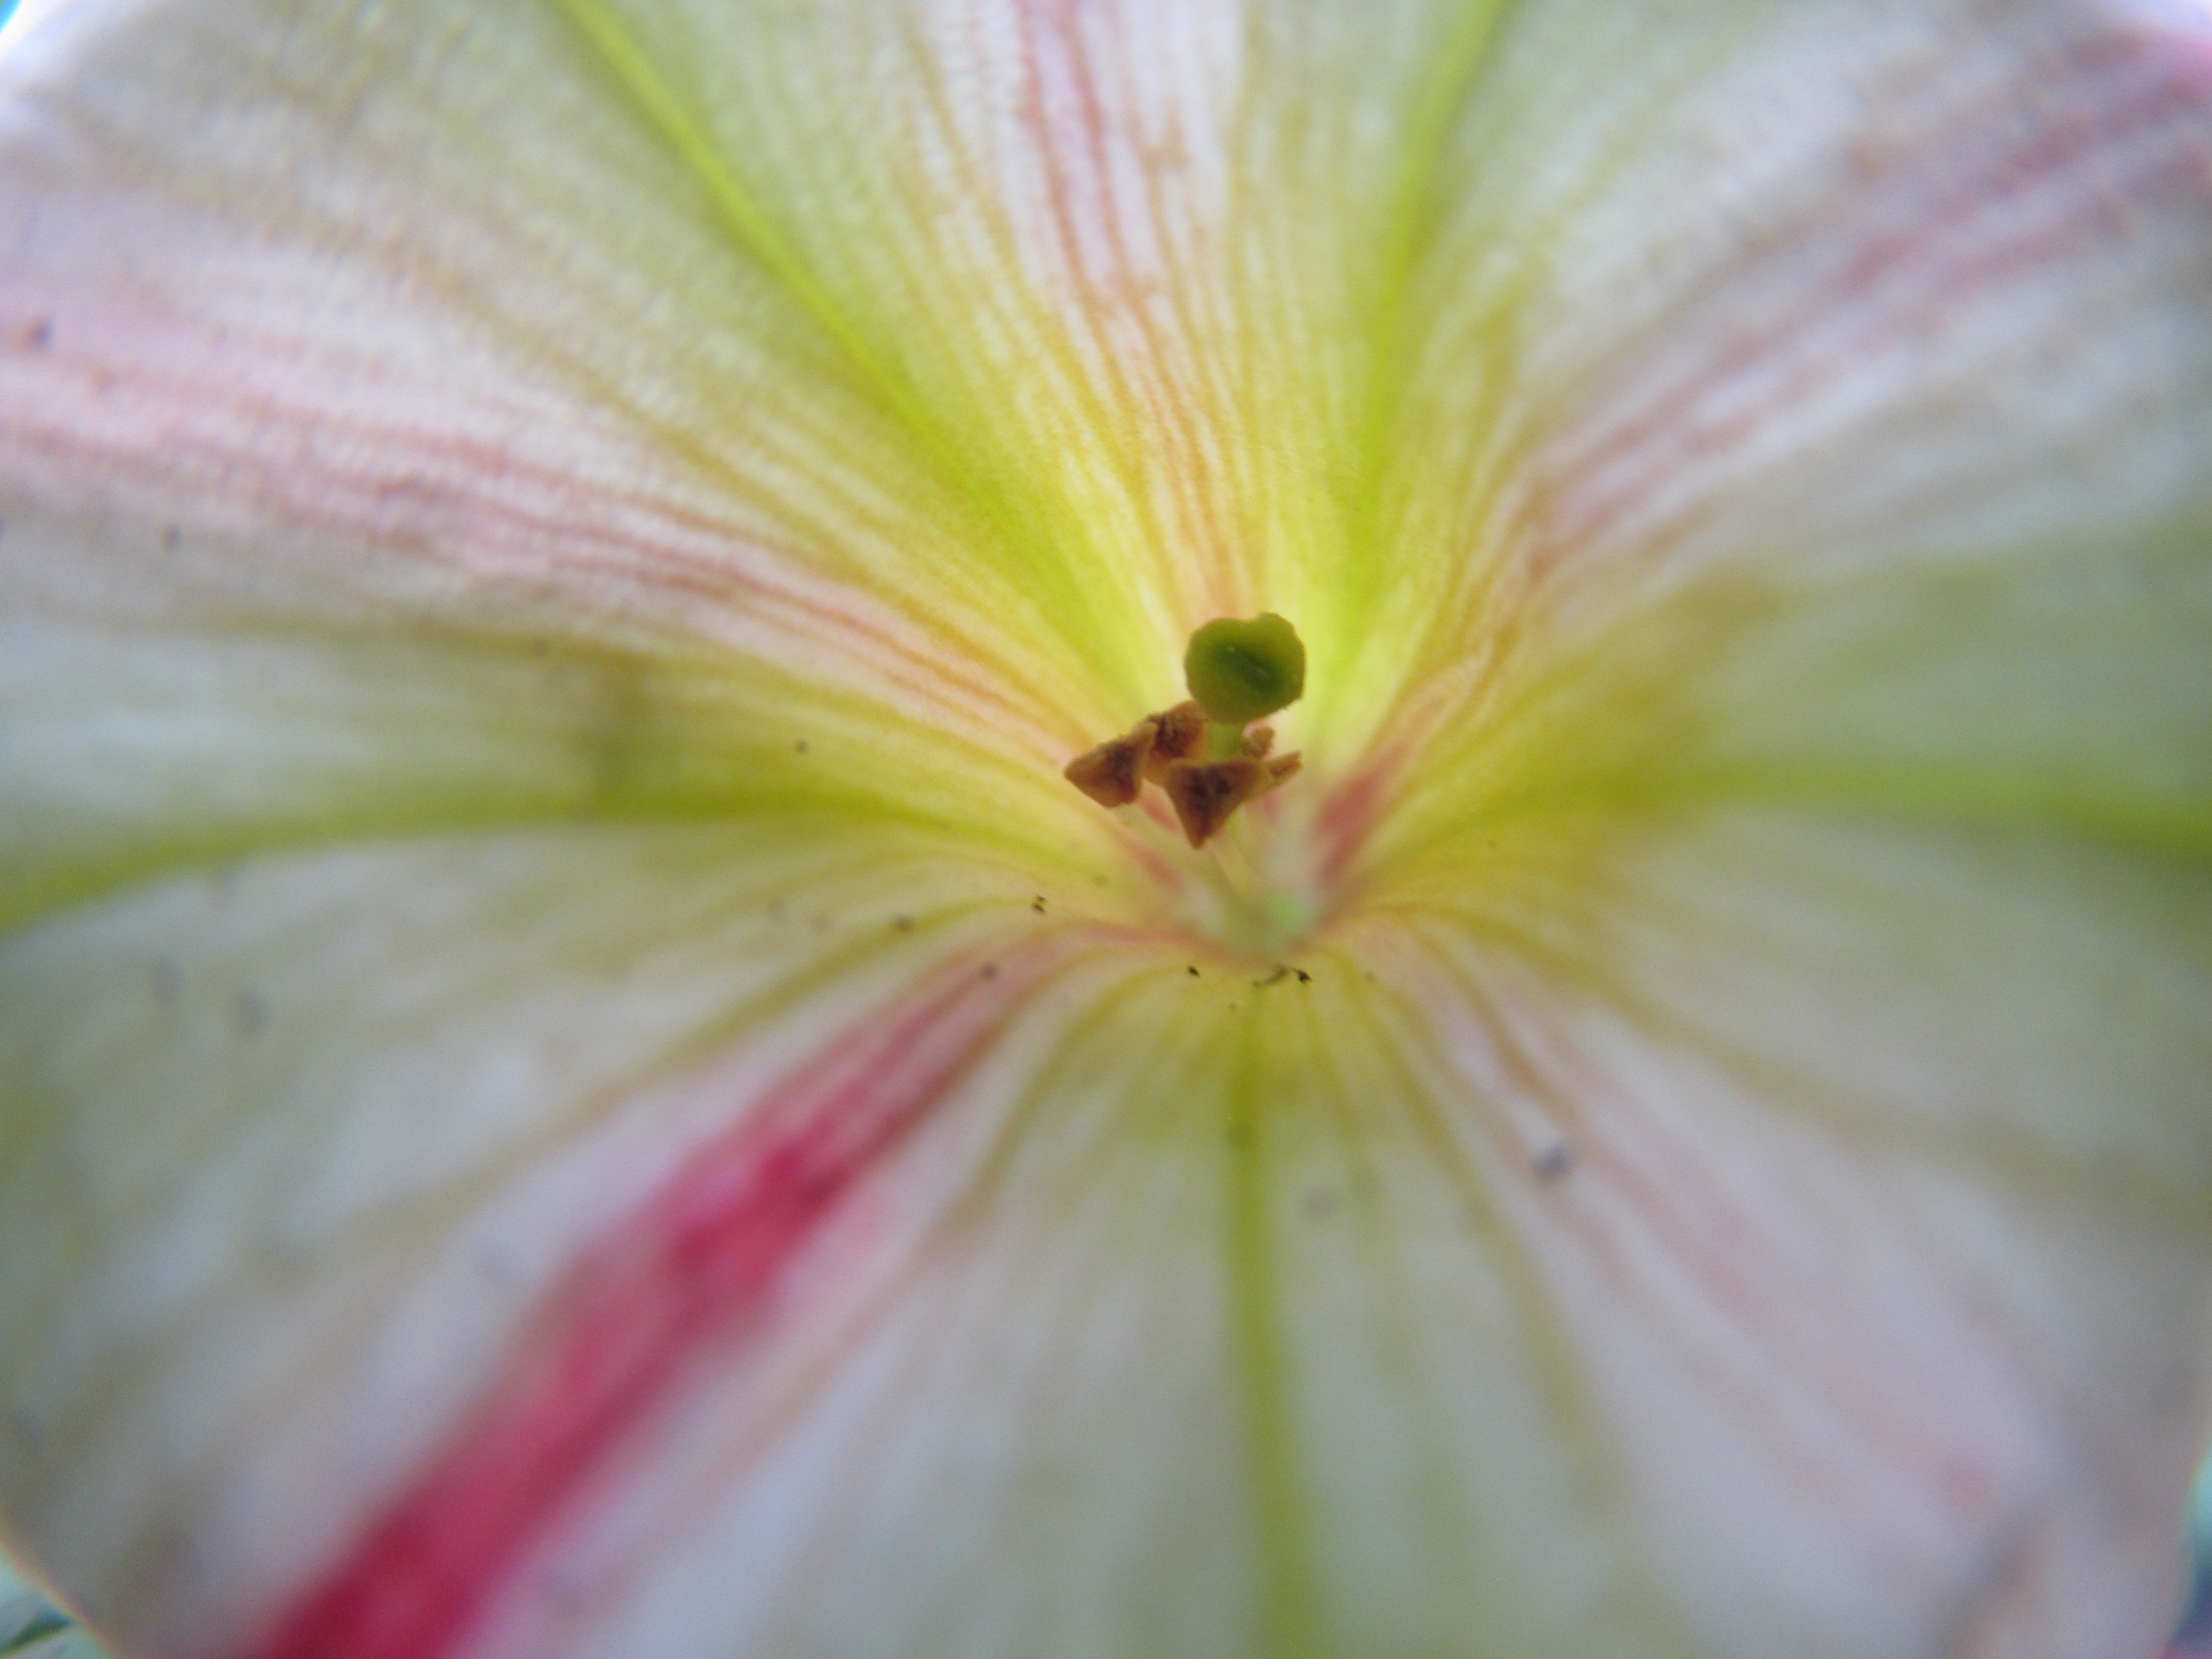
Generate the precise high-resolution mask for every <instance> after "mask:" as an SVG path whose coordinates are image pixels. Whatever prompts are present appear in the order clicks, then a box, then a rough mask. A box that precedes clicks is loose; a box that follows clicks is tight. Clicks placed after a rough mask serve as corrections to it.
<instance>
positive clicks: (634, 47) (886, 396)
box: [553, 0, 964, 471]
mask: <svg viewBox="0 0 2212 1659" xmlns="http://www.w3.org/2000/svg"><path fill="white" fill-rule="evenodd" d="M553 3H555V4H556V5H557V6H559V7H560V8H561V9H562V11H563V12H565V13H566V14H567V15H568V18H569V20H570V21H572V22H574V24H575V26H576V27H577V28H578V29H579V30H580V31H581V32H582V33H583V35H584V38H585V39H586V40H588V41H589V42H590V43H591V46H592V50H593V51H594V52H596V53H598V55H599V62H600V64H602V65H603V66H604V67H605V69H606V70H607V72H608V73H609V74H610V75H611V76H613V77H614V79H615V82H616V83H617V85H618V86H620V87H621V88H622V89H623V92H624V93H625V94H628V95H629V98H630V100H631V101H632V102H633V103H635V106H637V108H638V110H639V111H640V112H641V113H642V114H643V115H644V116H645V118H646V119H647V121H649V122H650V123H651V124H652V125H653V128H654V130H655V131H658V132H659V134H660V136H661V137H662V138H664V139H665V140H666V141H667V143H668V145H669V147H670V148H671V149H673V150H674V151H675V152H676V154H677V155H678V157H679V158H681V159H682V161H683V162H684V166H685V167H687V168H689V169H690V173H691V174H692V176H693V177H694V178H695V179H697V180H698V182H699V183H700V185H702V187H703V188H704V189H705V190H706V191H707V193H708V196H709V197H712V198H713V200H714V205H715V207H716V209H717V210H719V211H720V213H721V216H722V218H723V220H724V222H726V224H727V225H728V226H729V228H731V230H732V231H733V232H735V233H736V234H737V237H738V241H739V242H740V243H741V244H742V245H743V246H744V248H745V249H746V250H747V251H748V252H750V253H751V254H752V255H753V257H754V258H757V259H758V260H759V261H760V263H761V264H763V266H765V267H766V268H767V270H768V271H769V274H770V275H771V276H774V277H775V280H776V281H777V282H778V283H781V284H782V286H783V287H784V289H786V290H787V291H788V292H789V293H790V295H791V296H792V297H793V299H795V300H796V301H799V305H800V306H801V307H804V308H805V312H806V314H807V315H808V316H809V317H811V318H812V319H813V320H814V322H815V324H816V325H817V326H818V327H819V328H820V329H821V330H822V331H823V333H824V334H826V335H828V336H829V338H830V339H831V340H832V341H833V342H834V343H836V346H837V349H839V350H840V351H842V352H843V353H844V355H845V356H846V357H847V358H848V360H850V362H852V363H853V365H854V367H855V368H858V369H859V370H860V372H861V373H862V374H864V375H866V377H867V379H868V381H869V383H870V384H871V385H872V386H874V388H875V389H876V392H878V395H879V396H880V397H881V398H883V400H884V404H886V405H887V406H888V407H889V408H890V410H891V411H892V412H893V413H894V414H896V416H898V418H899V420H900V421H901V422H902V423H903V424H904V425H905V426H907V427H908V428H909V429H910V430H911V431H912V432H913V434H914V435H915V437H916V438H918V439H920V440H921V442H922V443H923V444H925V445H927V447H928V448H929V449H930V451H931V453H933V454H935V455H937V456H938V457H939V459H944V460H945V461H947V462H949V463H950V464H951V465H952V467H953V469H954V471H964V469H963V468H962V466H961V465H960V458H959V457H958V455H957V453H954V452H953V451H952V450H951V447H950V446H949V445H947V444H946V443H945V440H944V437H943V435H942V434H940V433H939V431H938V429H937V427H936V424H935V423H934V422H933V421H931V420H930V418H929V416H928V415H927V411H925V410H923V408H922V406H921V404H920V402H919V401H917V400H916V398H915V395H914V393H913V392H912V390H911V389H910V388H909V387H908V386H907V385H906V383H905V381H904V380H902V379H901V378H900V377H899V376H898V375H897V374H895V373H893V371H892V369H891V368H890V365H889V364H888V363H886V362H884V359H883V357H882V356H881V354H879V353H878V351H877V350H876V349H875V348H874V347H873V346H872V345H870V344H869V343H868V342H867V340H866V337H864V336H863V335H862V334H861V333H860V330H859V329H858V328H856V327H854V325H853V321H852V319H850V318H849V317H848V316H847V315H846V314H845V313H844V311H843V309H842V307H840V306H839V305H838V303H837V301H836V300H835V299H834V298H832V297H831V295H830V294H829V290H828V289H825V288H824V287H823V285H822V283H820V282H819V281H817V279H816V277H815V275H814V273H813V272H812V271H811V270H809V269H808V268H807V265H806V264H805V261H804V260H802V259H801V258H799V255H798V252H796V251H795V250H794V249H793V247H792V246H791V244H790V242H789V241H788V240H786V239H785V237H784V236H783V234H782V233H781V232H780V231H779V230H777V228H776V227H775V223H774V222H773V221H771V220H770V219H769V216H767V215H766V214H765V213H763V211H762V210H761V207H760V204H759V203H757V201H755V200H754V199H753V197H752V195H751V193H750V191H747V190H746V188H745V186H744V184H743V183H742V182H741V181H740V180H739V179H738V176H737V174H736V173H733V172H732V171H731V170H730V167H729V165H728V164H727V163H726V161H724V160H723V159H722V155H721V153H720V150H719V149H717V148H716V147H715V144H714V139H713V138H712V137H709V136H708V132H707V131H706V129H705V128H704V127H702V126H701V125H699V123H698V122H697V120H696V119H695V118H693V117H692V114H691V112H690V110H688V109H686V108H685V107H684V102H683V100H681V99H679V98H678V96H677V95H676V94H675V91H674V90H673V89H672V88H671V87H670V86H669V84H668V82H667V81H666V80H665V79H664V78H663V77H662V76H661V74H660V71H659V70H657V69H656V68H654V67H653V60H652V59H651V58H647V56H646V54H645V52H643V50H642V49H641V48H640V46H638V44H637V42H636V41H635V40H634V39H632V38H631V36H630V33H629V31H628V30H627V29H625V28H624V27H623V25H622V22H621V21H620V20H619V19H618V18H617V17H616V16H615V15H614V11H613V9H612V8H611V7H610V6H609V5H608V4H607V3H606V0H553Z"/></svg>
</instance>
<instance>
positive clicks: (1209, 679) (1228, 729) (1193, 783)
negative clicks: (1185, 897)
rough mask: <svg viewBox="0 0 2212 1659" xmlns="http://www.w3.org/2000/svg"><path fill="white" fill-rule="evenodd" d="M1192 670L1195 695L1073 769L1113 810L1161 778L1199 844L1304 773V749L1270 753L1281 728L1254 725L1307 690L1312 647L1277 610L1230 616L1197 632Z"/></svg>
mask: <svg viewBox="0 0 2212 1659" xmlns="http://www.w3.org/2000/svg"><path fill="white" fill-rule="evenodd" d="M1183 673H1184V677H1185V678H1186V679H1187V680H1188V683H1189V685H1190V690H1191V701H1189V702H1180V703H1177V704H1176V706H1175V707H1174V708H1169V709H1164V710H1163V711H1162V712H1160V713H1159V714H1147V715H1146V716H1145V718H1144V719H1142V720H1139V721H1138V722H1137V723H1136V725H1135V726H1132V727H1131V728H1130V729H1129V731H1128V732H1127V734H1126V735H1124V736H1121V737H1119V738H1112V739H1110V740H1109V741H1108V742H1105V743H1102V744H1098V746H1097V747H1096V748H1095V749H1091V750H1086V751H1085V752H1084V753H1083V754H1080V755H1078V756H1077V757H1075V758H1074V759H1073V760H1072V761H1070V762H1068V763H1067V765H1066V769H1065V775H1066V779H1067V781H1069V782H1070V783H1072V784H1073V785H1074V786H1075V787H1077V788H1078V789H1080V790H1081V791H1082V792H1083V793H1085V794H1086V795H1088V796H1090V797H1091V799H1093V800H1095V801H1097V803H1098V804H1099V805H1101V806H1104V807H1108V808H1112V807H1117V806H1127V805H1129V804H1130V803H1132V802H1133V801H1134V800H1135V799H1137V798H1138V797H1139V795H1140V794H1141V793H1143V792H1144V786H1145V785H1146V783H1147V782H1152V783H1156V784H1158V785H1159V786H1160V787H1161V788H1162V789H1164V791H1166V793H1167V797H1168V803H1169V805H1171V806H1173V807H1174V808H1175V814H1176V821H1177V822H1178V823H1181V824H1182V832H1183V834H1184V835H1185V836H1188V837H1189V839H1190V844H1191V845H1192V846H1193V847H1203V846H1205V845H1206V842H1208V841H1209V840H1211V839H1212V837H1213V836H1214V835H1216V834H1217V833H1218V831H1219V830H1220V829H1221V827H1222V825H1224V824H1225V823H1228V821H1229V818H1230V815H1231V813H1233V812H1235V811H1236V810H1237V808H1238V807H1240V806H1242V805H1243V804H1244V803H1245V802H1246V801H1248V800H1251V799H1254V798H1255V796H1259V795H1264V794H1266V793H1267V791H1269V790H1270V789H1273V788H1274V787H1276V786H1277V785H1278V784H1279V783H1281V782H1282V781H1284V780H1285V779H1286V778H1289V777H1291V776H1293V775H1295V774H1296V773H1297V770H1298V766H1299V757H1297V755H1295V754H1291V755H1278V756H1274V757H1273V758H1270V757H1269V754H1268V751H1269V750H1270V749H1272V748H1273V745H1274V741H1275V732H1274V728H1273V727H1272V726H1249V729H1248V724H1249V722H1250V721H1252V720H1257V719H1258V718H1259V717H1260V716H1261V715H1262V714H1273V713H1274V712H1275V710H1277V709H1278V708H1284V707H1285V706H1286V705H1288V704H1290V703H1291V702H1296V701H1297V698H1298V697H1299V696H1300V695H1301V694H1302V693H1303V692H1304V690H1305V683H1306V648H1305V646H1304V642H1303V641H1300V640H1299V638H1298V635H1297V629H1294V628H1292V627H1291V625H1290V623H1287V622H1285V621H1284V620H1283V618H1282V617H1279V616H1277V615H1275V614H1274V612H1273V611H1266V612H1263V613H1261V615H1260V616H1257V617H1253V618H1252V619H1251V620H1250V621H1249V622H1239V621H1237V619H1236V618H1234V617H1221V618H1219V619H1218V620H1216V621H1213V622H1210V623H1206V626H1205V627H1203V628H1201V629H1199V630H1198V631H1197V632H1196V633H1194V634H1193V635H1191V636H1190V648H1189V649H1188V651H1186V652H1185V653H1183Z"/></svg>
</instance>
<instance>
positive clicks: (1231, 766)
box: [1164, 760, 1267, 847]
mask: <svg viewBox="0 0 2212 1659" xmlns="http://www.w3.org/2000/svg"><path fill="white" fill-rule="evenodd" d="M1164 787H1165V788H1166V790H1167V792H1168V803H1169V805H1171V806H1173V807H1174V808H1175V813H1176V819H1177V820H1178V821H1179V822H1180V823H1182V832H1183V834H1184V835H1186V836H1189V837H1190V844H1191V845H1192V846H1193V847H1203V846H1205V845H1206V842H1207V841H1208V840H1209V839H1210V838H1211V837H1212V836H1213V834H1214V832H1215V831H1217V830H1218V829H1220V828H1221V826H1222V825H1223V824H1225V823H1228V822H1229V815H1230V814H1231V813H1232V812H1234V811H1236V810H1237V808H1238V807H1240V806H1242V805H1243V804H1244V803H1245V802H1246V801H1248V800H1249V799H1252V797H1253V796H1255V795H1257V794H1262V793H1265V792H1266V791H1267V767H1266V766H1264V765H1263V764H1261V763H1260V762H1258V761H1255V760H1225V761H1177V762H1176V763H1175V764H1174V765H1173V766H1171V767H1170V768H1169V769H1168V777H1167V782H1166V784H1165V785H1164Z"/></svg>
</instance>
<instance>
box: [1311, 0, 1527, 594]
mask: <svg viewBox="0 0 2212 1659" xmlns="http://www.w3.org/2000/svg"><path fill="white" fill-rule="evenodd" d="M1507 3H1508V0H1471V3H1468V4H1466V5H1464V6H1463V7H1462V8H1461V9H1460V10H1459V12H1458V15H1457V16H1456V17H1455V20H1454V22H1453V26H1452V28H1451V31H1450V33H1449V35H1447V36H1446V38H1445V39H1444V40H1443V44H1442V46H1441V48H1440V49H1439V50H1438V52H1437V54H1436V56H1435V57H1434V58H1433V59H1432V60H1431V66H1430V70H1429V73H1428V74H1427V76H1425V78H1424V80H1423V82H1422V85H1421V88H1420V91H1419V94H1418V96H1417V97H1416V98H1415V100H1414V102H1413V112H1412V113H1411V115H1410V116H1409V117H1408V118H1407V123H1406V128H1405V139H1404V143H1403V146H1402V148H1401V150H1400V152H1399V154H1400V164H1399V167H1398V170H1397V173H1396V176H1395V178H1393V179H1392V180H1391V181H1390V185H1389V190H1388V191H1386V192H1385V196H1384V203H1385V206H1384V210H1383V231H1382V235H1381V238H1380V243H1381V247H1382V254H1381V258H1380V260H1379V269H1378V270H1377V273H1376V283H1375V291H1374V294H1373V295H1372V296H1371V297H1370V300H1369V301H1368V305H1367V316H1368V319H1369V332H1368V342H1367V344H1368V354H1367V355H1368V366H1367V391H1366V397H1365V399H1364V413H1363V415H1362V416H1361V420H1360V429H1359V433H1358V439H1357V441H1356V443H1357V447H1356V450H1355V452H1354V457H1353V465H1352V473H1351V480H1352V482H1351V484H1350V488H1349V490H1348V493H1347V495H1346V501H1348V503H1349V507H1348V510H1347V511H1346V513H1345V531H1344V534H1345V540H1346V549H1347V551H1348V552H1349V553H1351V554H1354V555H1356V554H1357V553H1358V551H1359V550H1361V548H1362V546H1363V544H1366V543H1368V542H1369V541H1370V540H1371V538H1372V537H1373V534H1374V527H1375V520H1376V513H1377V512H1378V510H1379V507H1380V491H1381V481H1382V474H1383V454H1384V453H1385V451H1386V449H1387V447H1388V444H1387V435H1388V433H1389V428H1390V425H1391V423H1392V422H1393V421H1394V420H1395V418H1396V416H1397V405H1398V402H1399V397H1400V394H1401V390H1402V387H1403V383H1404V375H1403V373H1402V370H1403V365H1404V357H1405V349H1406V330H1405V325H1404V313H1405V309H1406V295H1407V290H1408V289H1410V288H1411V286H1412V283H1413V267H1414V265H1415V264H1417V263H1418V259H1419V250H1420V246H1421V244H1422V242H1423V240H1424V239H1425V235H1426V234H1427V231H1428V229H1429V228H1430V225H1431V222H1432V219H1433V209H1434V203H1435V199H1436V186H1437V176H1438V174H1439V173H1441V172H1442V170H1443V161H1444V154H1445V151H1446V149H1448V148H1449V144H1450V142H1451V131H1452V125H1453V123H1454V122H1455V119H1456V118H1457V117H1458V114H1459V112H1460V111H1461V110H1462V108H1464V107H1465V106H1466V103H1467V100H1468V95H1469V94H1470V93H1471V92H1472V90H1473V88H1474V84H1475V82H1476V81H1477V80H1478V78H1479V77H1480V76H1481V74H1482V71H1483V68H1484V66H1485V64H1486V63H1487V62H1488V59H1489V48H1490V44H1491V42H1492V40H1494V39H1496V37H1497V24H1498V19H1499V17H1500V15H1502V14H1503V13H1504V10H1505V9H1506V4H1507ZM1375 567H1376V562H1375V561H1373V560H1361V559H1359V558H1358V557H1348V558H1347V559H1346V569H1345V571H1344V573H1343V577H1342V580H1344V582H1345V584H1346V605H1347V608H1349V609H1351V610H1353V611H1356V612H1358V614H1359V615H1360V616H1361V617H1364V615H1365V612H1366V610H1367V607H1368V606H1369V605H1370V604H1371V602H1372V600H1373V598H1374V589H1375V582H1374V580H1373V579H1372V578H1373V576H1374V575H1375V574H1379V572H1377V571H1376V568H1375ZM1363 573H1364V579H1363Z"/></svg>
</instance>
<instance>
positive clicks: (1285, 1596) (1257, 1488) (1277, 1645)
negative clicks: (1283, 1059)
mask: <svg viewBox="0 0 2212 1659" xmlns="http://www.w3.org/2000/svg"><path fill="white" fill-rule="evenodd" d="M1259 1021H1260V1014H1259V1011H1258V1010H1257V1009H1256V1008H1255V1009H1253V1010H1250V1011H1249V1012H1246V1013H1245V1014H1244V1015H1243V1018H1242V1019H1241V1020H1240V1021H1239V1024H1240V1025H1241V1026H1242V1028H1243V1029H1242V1030H1241V1032H1240V1034H1239V1041H1238V1044H1237V1054H1236V1057H1235V1059H1234V1060H1233V1061H1232V1062H1231V1063H1232V1070H1231V1073H1230V1078H1229V1086H1228V1088H1227V1090H1226V1091H1225V1095H1224V1098H1223V1123H1222V1128H1223V1132H1224V1134H1225V1138H1226V1139H1227V1142H1228V1153H1227V1164H1228V1180H1229V1194H1228V1196H1229V1217H1228V1219H1229V1240H1228V1243H1229V1287H1230V1316H1231V1321H1232V1322H1233V1326H1234V1331H1233V1334H1234V1337H1235V1349H1236V1353H1237V1367H1238V1370H1239V1371H1240V1373H1241V1375H1242V1379H1243V1392H1244V1407H1245V1444H1246V1449H1247V1453H1248V1455H1249V1457H1250V1459H1251V1468H1252V1505H1253V1523H1254V1530H1255V1537H1256V1540H1257V1542H1258V1547H1259V1551H1260V1572H1261V1586H1260V1629H1261V1653H1262V1654H1263V1655H1265V1656H1266V1659H1318V1656H1319V1655H1320V1654H1321V1652H1322V1648H1321V1646H1320V1644H1318V1642H1317V1639H1316V1638H1317V1637H1318V1634H1319V1631H1320V1621H1319V1615H1318V1611H1317V1609H1316V1607H1315V1605H1314V1594H1313V1559H1314V1558H1313V1547H1312V1537H1311V1532H1312V1528H1311V1525H1310V1519H1309V1517H1308V1516H1307V1514H1306V1494H1305V1488H1304V1481H1303V1480H1302V1479H1301V1478H1300V1474H1299V1470H1298V1467H1297V1463H1298V1460H1297V1450H1296V1447H1297V1425H1296V1423H1295V1421H1294V1418H1293V1413H1292V1408H1291V1392H1290V1380H1289V1378H1288V1376H1286V1375H1285V1364H1284V1358H1285V1356H1284V1337H1283V1331H1282V1328H1281V1318H1280V1314H1279V1310H1278V1308H1277V1299H1278V1288H1277V1285H1276V1282H1275V1272H1274V1252H1273V1243H1272V1241H1271V1240H1270V1238H1269V1237H1268V1214H1267V1180H1266V1173H1265V1170H1264V1169H1263V1167H1262V1165H1263V1163H1264V1160H1265V1157H1266V1143H1265V1137H1264V1133H1263V1130H1264V1125H1263V1121H1262V1114H1261V1109H1260V1098H1259V1096H1260V1090H1259V1081H1260V1079H1259V1065H1260V1055H1259V1047H1260V1043H1259Z"/></svg>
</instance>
